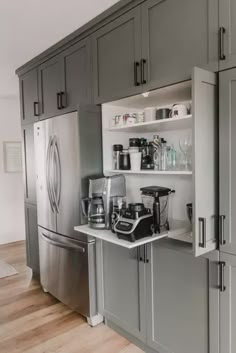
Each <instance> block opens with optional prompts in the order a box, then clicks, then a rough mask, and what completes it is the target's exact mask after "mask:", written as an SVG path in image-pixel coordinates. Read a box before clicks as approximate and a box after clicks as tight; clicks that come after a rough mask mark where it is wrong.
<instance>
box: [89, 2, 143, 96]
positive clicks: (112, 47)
mask: <svg viewBox="0 0 236 353" xmlns="http://www.w3.org/2000/svg"><path fill="white" fill-rule="evenodd" d="M140 38H141V8H140V7H136V8H135V9H133V10H131V11H129V12H127V13H126V14H124V15H123V16H121V17H119V18H117V19H116V20H114V21H112V22H111V23H109V24H108V25H106V26H104V27H102V28H101V29H100V30H98V31H97V32H95V33H94V35H93V36H92V42H93V68H94V94H95V100H96V102H104V101H108V100H111V99H116V98H120V97H125V96H128V95H132V94H135V93H139V92H140V91H141V90H142V88H141V77H140V59H141V40H140Z"/></svg>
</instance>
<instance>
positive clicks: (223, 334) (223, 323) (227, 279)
mask: <svg viewBox="0 0 236 353" xmlns="http://www.w3.org/2000/svg"><path fill="white" fill-rule="evenodd" d="M220 261H221V264H222V266H223V267H222V274H223V278H222V279H221V282H222V288H221V292H220V353H235V352H236V335H235V330H236V256H235V255H229V254H224V253H222V252H221V253H220Z"/></svg>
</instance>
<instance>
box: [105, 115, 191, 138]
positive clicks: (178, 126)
mask: <svg viewBox="0 0 236 353" xmlns="http://www.w3.org/2000/svg"><path fill="white" fill-rule="evenodd" d="M191 128H192V115H191V114H189V115H185V116H183V117H179V118H170V119H163V120H154V121H148V122H145V123H138V124H134V125H124V126H120V127H113V128H110V129H109V131H115V132H132V133H148V132H162V131H171V130H185V129H191Z"/></svg>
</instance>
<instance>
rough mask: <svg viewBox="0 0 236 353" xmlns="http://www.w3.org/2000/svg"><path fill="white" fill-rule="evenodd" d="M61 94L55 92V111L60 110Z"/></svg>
mask: <svg viewBox="0 0 236 353" xmlns="http://www.w3.org/2000/svg"><path fill="white" fill-rule="evenodd" d="M60 96H61V94H60V92H57V109H58V110H60V109H61V98H60Z"/></svg>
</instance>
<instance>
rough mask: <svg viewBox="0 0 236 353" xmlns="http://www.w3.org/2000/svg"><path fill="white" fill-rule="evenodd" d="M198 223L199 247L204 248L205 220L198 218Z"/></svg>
mask: <svg viewBox="0 0 236 353" xmlns="http://www.w3.org/2000/svg"><path fill="white" fill-rule="evenodd" d="M198 221H199V238H200V239H199V246H200V247H201V248H206V218H202V217H200V218H199V219H198Z"/></svg>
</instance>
